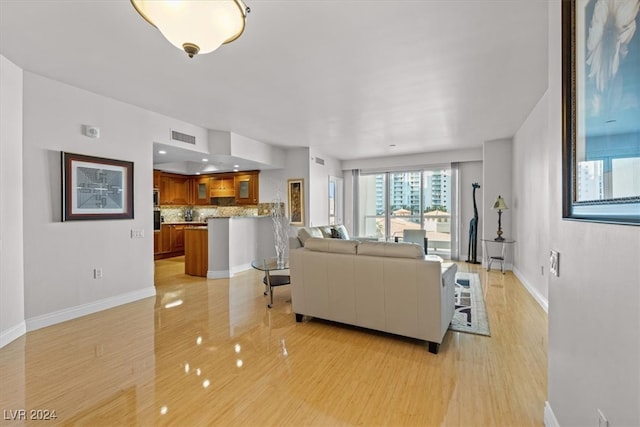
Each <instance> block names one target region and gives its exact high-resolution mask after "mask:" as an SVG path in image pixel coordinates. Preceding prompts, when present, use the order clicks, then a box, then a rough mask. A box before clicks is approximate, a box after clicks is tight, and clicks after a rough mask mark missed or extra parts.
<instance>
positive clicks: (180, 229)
mask: <svg viewBox="0 0 640 427" xmlns="http://www.w3.org/2000/svg"><path fill="white" fill-rule="evenodd" d="M170 230H171V234H170V236H171V237H170V240H171V252H180V255H184V225H178V224H174V225H171V229H170Z"/></svg>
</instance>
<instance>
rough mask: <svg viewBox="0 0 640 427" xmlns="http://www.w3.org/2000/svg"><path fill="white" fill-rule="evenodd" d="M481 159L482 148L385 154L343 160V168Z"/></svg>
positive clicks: (438, 163)
mask: <svg viewBox="0 0 640 427" xmlns="http://www.w3.org/2000/svg"><path fill="white" fill-rule="evenodd" d="M477 160H482V149H480V148H468V149H463V150H450V151H438V152H429V153H421V154H411V155H405V156H385V157H376V158H373V159H357V160H344V161H343V162H342V167H343V169H345V170H347V169H362V170H366V169H380V170H394V169H396V170H397V169H398V168H414V167H417V168H421V167H423V166H434V165H448V164H450V163H452V162H473V161H477Z"/></svg>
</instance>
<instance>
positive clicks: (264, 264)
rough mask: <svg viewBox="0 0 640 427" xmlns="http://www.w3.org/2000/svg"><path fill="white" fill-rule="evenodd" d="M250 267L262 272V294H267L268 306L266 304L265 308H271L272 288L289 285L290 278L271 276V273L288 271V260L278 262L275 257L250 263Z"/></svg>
mask: <svg viewBox="0 0 640 427" xmlns="http://www.w3.org/2000/svg"><path fill="white" fill-rule="evenodd" d="M251 267H253V268H255V269H256V270H260V271H264V278H263V279H262V283H264V285H265V286H266V289H265V291H264V294H265V295H267V294H269V304H267V307H269V308H271V307H272V306H273V288H275V287H276V286H283V285H289V284H290V283H291V276H289V275H288V274H271V272H272V271H282V270H288V269H289V260H288V259H284V260H281V261H280V262H278V259H277V258H276V257H273V258H262V259H256V260H253V261H251Z"/></svg>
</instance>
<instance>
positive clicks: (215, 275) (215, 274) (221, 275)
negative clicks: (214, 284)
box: [207, 270, 231, 279]
mask: <svg viewBox="0 0 640 427" xmlns="http://www.w3.org/2000/svg"><path fill="white" fill-rule="evenodd" d="M229 277H231V275H230V274H229V270H207V279H228V278H229Z"/></svg>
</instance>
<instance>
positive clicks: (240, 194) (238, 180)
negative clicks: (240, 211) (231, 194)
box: [234, 171, 258, 205]
mask: <svg viewBox="0 0 640 427" xmlns="http://www.w3.org/2000/svg"><path fill="white" fill-rule="evenodd" d="M234 182H235V189H236V194H235V196H236V205H255V204H256V203H258V172H257V171H255V172H247V173H243V174H238V175H236V176H235V177H234Z"/></svg>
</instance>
